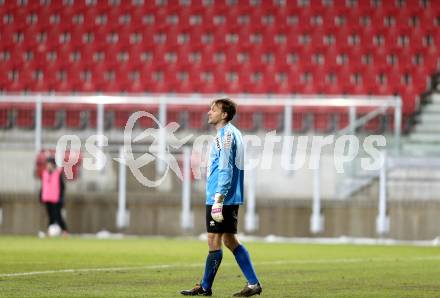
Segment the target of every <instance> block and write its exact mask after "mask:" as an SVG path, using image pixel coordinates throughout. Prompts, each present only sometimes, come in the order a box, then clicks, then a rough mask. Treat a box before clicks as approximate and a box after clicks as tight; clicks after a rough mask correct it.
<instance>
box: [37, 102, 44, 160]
mask: <svg viewBox="0 0 440 298" xmlns="http://www.w3.org/2000/svg"><path fill="white" fill-rule="evenodd" d="M42 114H43V103H42V100H41V95H38V96H37V99H36V102H35V152H36V153H38V152H40V150H41V144H42V131H43V128H42V118H43V115H42Z"/></svg>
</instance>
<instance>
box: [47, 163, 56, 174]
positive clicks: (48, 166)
mask: <svg viewBox="0 0 440 298" xmlns="http://www.w3.org/2000/svg"><path fill="white" fill-rule="evenodd" d="M46 169H47V170H48V171H49V172H52V171H53V170H55V167H54V166H53V164H52V163H51V162H47V163H46Z"/></svg>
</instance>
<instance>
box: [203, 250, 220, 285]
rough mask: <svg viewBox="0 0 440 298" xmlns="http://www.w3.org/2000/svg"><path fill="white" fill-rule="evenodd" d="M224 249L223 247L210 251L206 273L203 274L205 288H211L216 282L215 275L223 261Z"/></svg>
mask: <svg viewBox="0 0 440 298" xmlns="http://www.w3.org/2000/svg"><path fill="white" fill-rule="evenodd" d="M222 258H223V251H222V250H221V249H219V250H214V251H210V252H209V254H208V257H207V258H206V265H205V273H204V274H203V279H202V287H203V289H205V290H210V289H211V288H212V284H213V283H214V278H215V275H216V274H217V270H218V267H220V263H221V262H222Z"/></svg>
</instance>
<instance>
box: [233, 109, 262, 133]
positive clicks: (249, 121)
mask: <svg viewBox="0 0 440 298" xmlns="http://www.w3.org/2000/svg"><path fill="white" fill-rule="evenodd" d="M256 110H257V109H256V108H255V107H250V106H241V107H240V109H239V110H238V113H237V119H236V120H235V121H236V123H237V126H238V127H239V128H240V129H243V130H248V131H252V130H254V129H255V123H254V114H255V111H256Z"/></svg>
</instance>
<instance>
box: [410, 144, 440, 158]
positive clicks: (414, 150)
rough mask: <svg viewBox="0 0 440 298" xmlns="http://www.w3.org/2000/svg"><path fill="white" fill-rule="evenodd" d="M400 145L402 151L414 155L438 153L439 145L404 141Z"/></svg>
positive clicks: (439, 151)
mask: <svg viewBox="0 0 440 298" xmlns="http://www.w3.org/2000/svg"><path fill="white" fill-rule="evenodd" d="M402 147H403V148H402V150H403V152H405V153H408V154H411V155H415V156H426V155H430V156H434V155H436V156H439V155H440V145H438V144H423V143H405V144H403V146H402Z"/></svg>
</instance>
